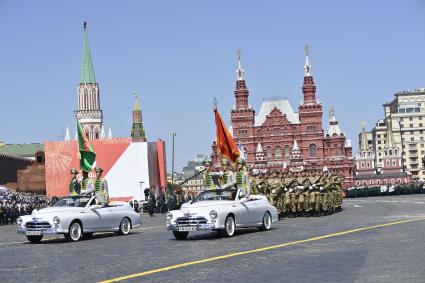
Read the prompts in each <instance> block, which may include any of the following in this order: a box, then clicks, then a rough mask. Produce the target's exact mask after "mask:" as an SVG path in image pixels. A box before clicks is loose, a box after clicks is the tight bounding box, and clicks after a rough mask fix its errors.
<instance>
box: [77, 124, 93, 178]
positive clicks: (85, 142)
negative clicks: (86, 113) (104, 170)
mask: <svg viewBox="0 0 425 283" xmlns="http://www.w3.org/2000/svg"><path fill="white" fill-rule="evenodd" d="M77 132H78V151H79V155H78V158H79V159H80V168H81V170H83V171H86V172H90V171H91V170H92V169H93V168H94V167H95V166H96V152H94V150H93V147H92V146H91V145H90V142H89V139H88V138H87V136H86V134H85V133H84V132H83V128H82V127H81V124H80V121H78V119H77Z"/></svg>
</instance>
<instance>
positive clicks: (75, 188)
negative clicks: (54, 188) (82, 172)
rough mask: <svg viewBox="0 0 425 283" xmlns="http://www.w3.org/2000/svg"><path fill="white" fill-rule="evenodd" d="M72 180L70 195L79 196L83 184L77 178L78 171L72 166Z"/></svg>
mask: <svg viewBox="0 0 425 283" xmlns="http://www.w3.org/2000/svg"><path fill="white" fill-rule="evenodd" d="M70 171H71V180H70V181H69V195H70V196H78V195H79V194H80V190H81V185H80V181H78V179H77V174H78V171H77V170H75V169H74V168H72V169H71V170H70Z"/></svg>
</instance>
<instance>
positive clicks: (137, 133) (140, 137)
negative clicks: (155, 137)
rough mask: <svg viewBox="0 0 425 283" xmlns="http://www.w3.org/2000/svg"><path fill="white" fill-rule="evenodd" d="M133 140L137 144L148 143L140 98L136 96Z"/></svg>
mask: <svg viewBox="0 0 425 283" xmlns="http://www.w3.org/2000/svg"><path fill="white" fill-rule="evenodd" d="M131 138H132V140H133V141H136V142H139V141H141V142H144V141H146V136H145V130H144V129H143V123H142V111H141V110H140V105H139V97H138V96H137V94H134V106H133V127H132V128H131Z"/></svg>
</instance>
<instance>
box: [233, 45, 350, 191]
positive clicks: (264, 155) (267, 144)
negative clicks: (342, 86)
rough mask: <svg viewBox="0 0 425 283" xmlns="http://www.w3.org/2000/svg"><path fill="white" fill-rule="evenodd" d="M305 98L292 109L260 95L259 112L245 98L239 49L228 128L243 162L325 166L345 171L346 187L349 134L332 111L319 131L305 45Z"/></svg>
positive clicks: (286, 166) (302, 167)
mask: <svg viewBox="0 0 425 283" xmlns="http://www.w3.org/2000/svg"><path fill="white" fill-rule="evenodd" d="M302 92H303V100H302V101H301V104H300V105H299V106H298V112H294V111H293V109H292V107H291V105H290V103H289V101H288V100H287V99H283V98H273V99H268V100H265V101H263V103H262V105H261V108H260V111H259V113H258V114H257V115H256V113H255V110H254V109H253V107H252V106H251V105H250V104H249V101H248V97H249V91H248V88H247V84H246V81H245V79H244V71H243V69H242V67H241V63H240V56H239V55H238V69H237V81H236V90H235V92H234V93H235V98H236V105H235V106H233V108H232V110H231V121H232V126H231V128H230V131H231V132H232V134H233V137H234V138H235V141H236V142H237V143H241V144H242V146H243V150H244V153H245V157H246V160H247V164H248V165H249V166H250V167H253V168H259V169H261V168H267V169H274V170H276V169H277V170H292V171H301V170H303V171H308V170H329V171H331V172H337V173H340V174H343V175H344V176H345V177H346V179H345V183H344V188H348V187H351V186H352V185H353V174H354V159H353V156H352V146H351V140H349V139H347V138H346V136H345V134H344V133H343V132H342V131H341V129H340V127H339V125H338V121H337V120H336V119H335V115H334V111H333V110H331V111H330V119H329V127H328V129H327V131H323V127H322V115H323V110H322V104H321V103H320V102H319V100H318V99H317V98H316V85H315V84H314V80H313V76H312V74H311V66H310V65H309V62H308V48H306V60H305V66H304V82H303V85H302Z"/></svg>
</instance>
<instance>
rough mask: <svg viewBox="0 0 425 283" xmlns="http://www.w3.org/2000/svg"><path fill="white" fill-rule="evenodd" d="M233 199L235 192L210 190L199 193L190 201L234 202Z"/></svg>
mask: <svg viewBox="0 0 425 283" xmlns="http://www.w3.org/2000/svg"><path fill="white" fill-rule="evenodd" d="M235 197H236V190H212V191H205V192H203V193H201V194H200V195H198V196H197V197H196V198H195V199H194V200H193V201H192V203H193V202H198V201H207V200H234V199H235Z"/></svg>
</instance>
